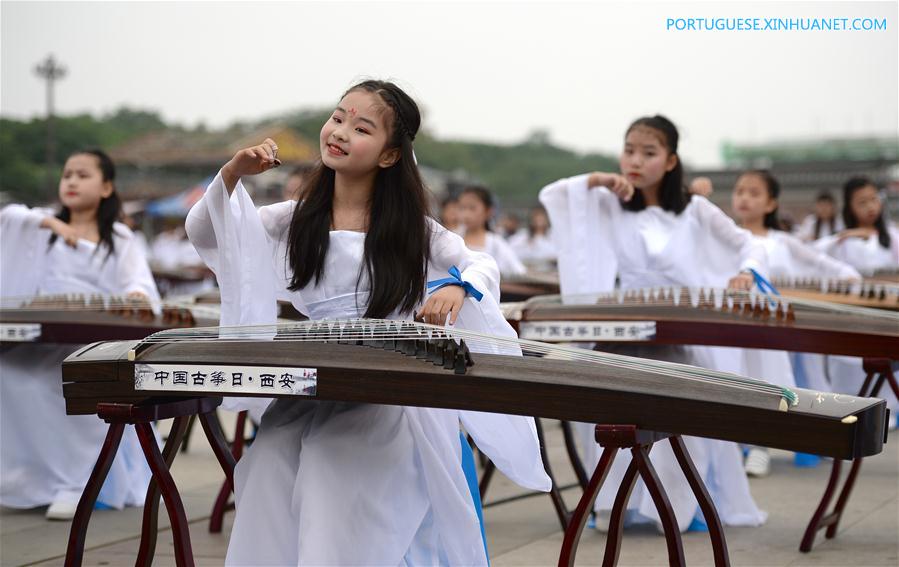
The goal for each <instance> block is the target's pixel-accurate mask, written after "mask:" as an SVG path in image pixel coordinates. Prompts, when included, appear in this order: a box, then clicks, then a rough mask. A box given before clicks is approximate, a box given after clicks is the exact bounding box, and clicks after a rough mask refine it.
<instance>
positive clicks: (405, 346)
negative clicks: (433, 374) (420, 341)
mask: <svg viewBox="0 0 899 567" xmlns="http://www.w3.org/2000/svg"><path fill="white" fill-rule="evenodd" d="M397 342H398V343H399V349H398V350H399V351H400V352H401V353H403V354H405V355H406V356H415V341H414V340H412V339H405V340H402V341H397Z"/></svg>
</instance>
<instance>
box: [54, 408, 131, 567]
mask: <svg viewBox="0 0 899 567" xmlns="http://www.w3.org/2000/svg"><path fill="white" fill-rule="evenodd" d="M124 432H125V424H124V423H110V424H109V430H108V431H107V432H106V439H105V440H104V441H103V448H102V449H100V456H98V457H97V463H96V464H95V465H94V470H93V471H91V476H90V479H89V480H88V481H87V486H85V487H84V492H82V493H81V499H80V500H78V507H77V508H76V509H75V517H74V518H73V519H72V527H71V528H69V545H68V547H67V548H66V560H65V566H66V567H80V566H81V561H82V559H83V558H84V540H85V538H86V537H87V525H88V524H89V523H90V521H91V513H92V512H93V511H94V504H96V503H97V495H99V494H100V489H101V488H103V481H105V480H106V475H108V474H109V467H111V466H112V461H113V460H114V459H115V455H116V452H118V450H119V444H120V443H121V442H122V434H123V433H124Z"/></svg>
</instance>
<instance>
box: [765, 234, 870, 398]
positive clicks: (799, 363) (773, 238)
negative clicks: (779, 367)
mask: <svg viewBox="0 0 899 567" xmlns="http://www.w3.org/2000/svg"><path fill="white" fill-rule="evenodd" d="M753 238H756V239H758V241H759V242H761V243H762V244H764V246H765V250H766V251H767V252H768V271H769V273H770V274H771V277H775V278H791V277H796V278H799V277H815V278H833V279H861V274H859V272H858V270H856V269H855V268H853V267H852V266H850V265H849V264H846V263H845V262H841V261H839V260H836V259H834V258H831V257H830V256H828V255H827V254H825V253H823V252H821V251H819V250H816V249H815V248H814V247H813V246H811V245H810V244H806V243H805V242H803V241H802V240H800V239H799V238H797V237H796V236H793V235H792V234H789V233H786V232H783V231H780V230H769V231H768V233H767V235H765V236H753ZM790 360H791V363H792V367H793V373H794V375H795V377H801V379H802V382H803V383H802V384H800V386H802V387H803V388H810V389H812V390H819V391H822V392H829V391H830V390H831V385H830V382H829V381H828V379H827V371H826V368H825V360H826V358H825V356H824V355H822V354H814V353H807V352H805V353H792V355H790ZM793 381H794V382H795V380H793ZM781 385H783V386H788V387H789V386H791V385H795V384H791V383H789V382H785V383H782V384H781Z"/></svg>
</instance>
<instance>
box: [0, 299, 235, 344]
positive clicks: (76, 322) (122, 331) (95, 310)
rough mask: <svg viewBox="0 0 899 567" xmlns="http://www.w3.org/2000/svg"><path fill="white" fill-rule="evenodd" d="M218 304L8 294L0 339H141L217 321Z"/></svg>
mask: <svg viewBox="0 0 899 567" xmlns="http://www.w3.org/2000/svg"><path fill="white" fill-rule="evenodd" d="M218 320H219V310H218V308H216V307H214V306H186V305H182V304H177V303H164V304H162V305H161V306H158V307H155V308H154V306H153V305H151V304H149V303H148V302H146V301H142V300H134V299H130V298H124V297H116V296H102V295H80V294H66V295H44V296H35V297H29V298H12V297H3V298H2V301H0V342H4V343H10V342H51V343H74V344H83V343H89V342H93V341H98V340H103V339H110V338H117V339H137V338H142V337H145V336H147V335H148V334H152V333H155V332H157V331H161V330H164V329H169V328H173V327H175V328H178V327H181V328H186V327H194V326H197V325H203V326H208V325H214V324H217V323H218Z"/></svg>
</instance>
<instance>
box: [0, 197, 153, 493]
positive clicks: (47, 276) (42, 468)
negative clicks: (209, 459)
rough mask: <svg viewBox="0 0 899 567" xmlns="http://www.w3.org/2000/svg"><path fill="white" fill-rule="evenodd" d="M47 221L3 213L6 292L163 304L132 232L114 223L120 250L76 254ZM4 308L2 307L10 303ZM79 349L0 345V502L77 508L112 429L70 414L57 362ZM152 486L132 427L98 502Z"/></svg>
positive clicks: (84, 248) (21, 211)
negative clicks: (134, 295)
mask: <svg viewBox="0 0 899 567" xmlns="http://www.w3.org/2000/svg"><path fill="white" fill-rule="evenodd" d="M46 216H47V215H46V213H44V212H39V211H36V210H31V209H28V208H26V207H24V206H21V205H9V206H7V207H6V208H4V209H3V210H2V211H0V227H2V228H0V240H2V242H0V246H2V252H0V261H2V268H0V293H2V296H3V298H4V303H8V304H9V306H13V305H15V300H13V299H12V298H22V297H31V296H34V295H36V294H38V293H40V294H62V293H77V294H109V295H118V294H127V293H130V292H141V293H143V294H145V295H147V296H148V297H150V298H151V299H152V300H157V301H158V299H159V295H158V294H157V292H156V284H155V283H154V281H153V276H152V274H151V273H150V269H149V267H148V265H147V261H146V259H145V257H144V255H143V252H142V249H141V248H140V247H139V246H136V245H135V242H136V241H135V239H134V237H133V233H132V232H131V231H130V230H129V229H128V228H127V227H126V226H125V225H123V224H121V223H116V224H115V228H114V233H113V234H114V236H113V241H114V242H115V253H114V254H112V255H111V256H109V257H108V258H107V257H106V252H107V250H106V248H105V247H101V248H100V249H99V250H98V249H97V245H96V244H94V243H92V242H88V241H86V240H79V241H78V244H77V247H76V248H72V247H70V246H68V245H67V244H65V243H64V241H63V239H62V238H58V239H57V240H56V242H55V243H54V244H53V245H52V246H49V245H48V241H49V238H50V234H51V233H50V231H49V230H47V229H42V228H40V223H41V220H43V218H45V217H46ZM5 306H6V305H5ZM80 347H81V345H68V344H66V345H63V344H48V343H34V344H29V343H22V344H17V345H3V346H2V347H0V349H2V350H0V436H2V439H0V504H2V505H3V506H9V507H14V508H32V507H36V506H46V505H48V504H50V503H52V502H54V501H69V502H77V501H78V499H79V498H80V497H81V493H82V491H83V490H84V487H85V485H86V484H87V480H88V478H89V476H90V473H91V470H92V469H93V466H94V464H95V462H96V460H97V456H98V455H99V453H100V448H101V447H102V445H103V440H104V438H105V437H106V431H107V428H108V425H107V424H106V423H105V422H103V420H101V419H99V418H97V416H95V415H66V410H65V398H64V397H63V394H62V374H61V370H60V369H61V366H60V365H61V363H62V361H63V360H64V359H65V358H66V357H67V356H68V355H69V354H71V353H72V352H74V351H75V350H77V349H78V348H80ZM149 481H150V469H149V467H148V466H147V464H146V461H145V460H144V456H143V453H142V452H141V449H140V445H139V443H138V440H137V435H136V433H135V432H134V428H133V427H128V428H126V430H125V434H124V435H123V437H122V442H121V446H120V448H119V452H118V454H117V456H116V458H115V460H114V461H113V464H112V467H111V468H110V471H109V476H108V477H107V479H106V482H105V483H104V484H103V488H102V490H101V492H100V495H99V498H98V500H99V501H100V502H102V503H104V504H106V505H108V506H112V507H114V508H122V507H124V506H126V505H128V506H130V505H142V504H143V501H144V496H145V494H146V491H147V485H148V483H149Z"/></svg>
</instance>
